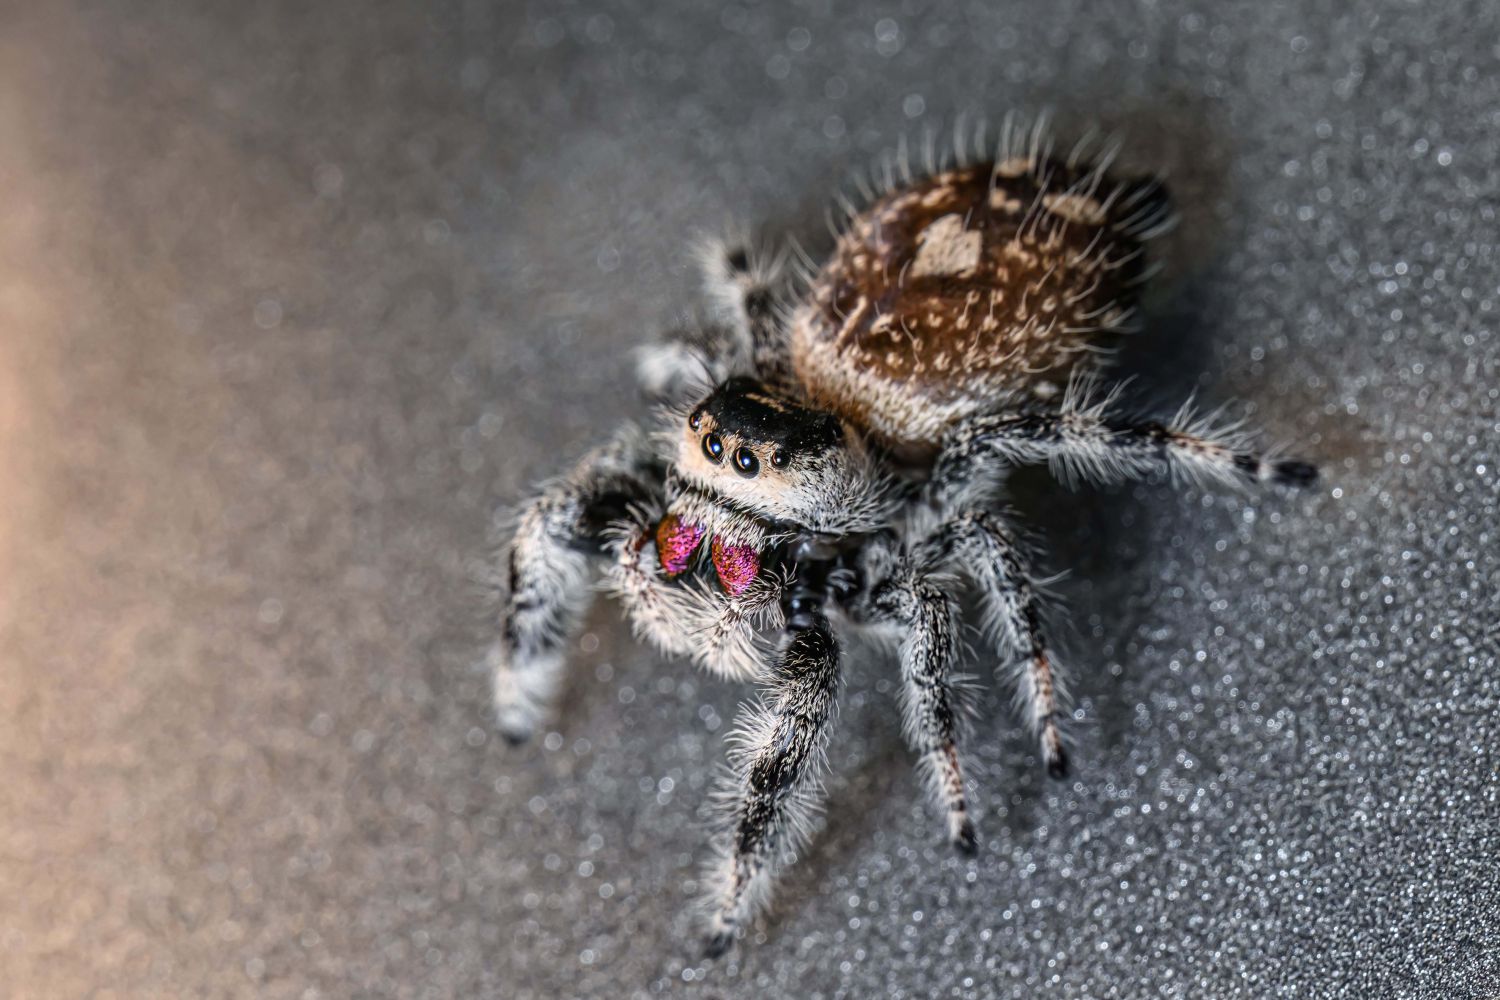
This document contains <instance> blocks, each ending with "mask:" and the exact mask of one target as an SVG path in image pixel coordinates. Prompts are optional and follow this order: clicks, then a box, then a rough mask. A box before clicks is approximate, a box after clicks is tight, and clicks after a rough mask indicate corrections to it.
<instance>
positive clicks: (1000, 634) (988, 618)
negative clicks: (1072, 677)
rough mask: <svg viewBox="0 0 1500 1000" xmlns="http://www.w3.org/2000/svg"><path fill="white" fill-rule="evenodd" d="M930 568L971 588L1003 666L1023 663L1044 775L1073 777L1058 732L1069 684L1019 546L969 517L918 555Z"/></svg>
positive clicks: (1021, 687) (1000, 529) (988, 517)
mask: <svg viewBox="0 0 1500 1000" xmlns="http://www.w3.org/2000/svg"><path fill="white" fill-rule="evenodd" d="M921 556H922V558H923V560H924V561H926V562H927V563H928V564H929V565H932V566H935V567H936V566H944V567H951V568H953V569H956V570H959V571H961V572H962V573H964V574H965V575H966V576H968V577H969V578H970V579H971V580H973V581H974V583H975V585H976V586H977V588H978V590H979V595H980V600H981V602H982V604H983V608H984V617H985V627H986V632H987V633H988V634H989V635H990V637H991V638H992V639H993V640H994V641H995V643H996V645H997V652H999V653H1000V655H1001V656H1002V657H1004V658H1005V659H1009V658H1010V657H1011V656H1012V655H1014V654H1015V653H1019V654H1020V655H1021V657H1022V660H1021V668H1020V670H1019V672H1018V675H1017V701H1018V703H1019V705H1020V708H1021V710H1022V712H1023V714H1024V717H1025V719H1026V724H1027V727H1028V728H1029V729H1030V730H1031V732H1032V735H1033V736H1034V737H1035V738H1036V739H1037V740H1038V741H1039V742H1040V745H1041V752H1042V760H1043V762H1044V763H1045V764H1046V766H1047V773H1048V774H1049V775H1051V776H1052V777H1054V778H1062V777H1066V776H1067V773H1068V756H1067V748H1066V746H1065V745H1064V742H1063V734H1062V730H1061V727H1060V722H1061V719H1062V714H1061V713H1062V706H1063V704H1064V702H1065V697H1064V695H1065V691H1064V681H1063V677H1062V673H1061V671H1060V669H1059V668H1058V665H1057V662H1056V659H1055V658H1054V657H1053V655H1052V654H1051V653H1050V652H1049V651H1048V649H1047V643H1046V640H1045V638H1044V636H1043V632H1042V616H1041V607H1040V602H1039V600H1038V599H1037V593H1036V585H1035V584H1034V583H1033V581H1032V577H1031V573H1030V571H1029V569H1028V567H1027V565H1026V560H1025V557H1024V555H1023V549H1022V546H1021V544H1020V542H1019V540H1018V539H1017V538H1016V537H1015V535H1014V534H1013V533H1012V532H1010V531H1009V530H1008V529H1007V528H1006V527H1005V525H1004V523H1003V522H1002V521H1001V519H1000V518H999V517H998V516H996V515H994V514H990V513H988V512H985V511H976V510H971V511H966V512H964V513H962V514H959V515H958V516H957V517H954V518H953V519H951V520H949V521H947V522H945V523H944V524H942V525H941V526H940V527H939V528H938V529H937V531H936V532H934V533H933V534H932V535H931V536H930V537H929V538H928V539H927V540H926V541H924V542H923V544H922V547H921Z"/></svg>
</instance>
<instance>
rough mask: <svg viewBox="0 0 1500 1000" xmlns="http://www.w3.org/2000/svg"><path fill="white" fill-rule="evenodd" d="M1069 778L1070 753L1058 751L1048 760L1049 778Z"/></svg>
mask: <svg viewBox="0 0 1500 1000" xmlns="http://www.w3.org/2000/svg"><path fill="white" fill-rule="evenodd" d="M1067 776H1068V752H1067V751H1066V750H1063V749H1060V748H1059V749H1058V750H1057V751H1056V752H1055V753H1053V754H1051V755H1049V756H1048V758H1047V777H1049V778H1066V777H1067Z"/></svg>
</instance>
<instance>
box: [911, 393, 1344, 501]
mask: <svg viewBox="0 0 1500 1000" xmlns="http://www.w3.org/2000/svg"><path fill="white" fill-rule="evenodd" d="M1115 395H1116V394H1115V393H1110V394H1106V395H1105V396H1103V397H1102V398H1099V399H1097V400H1092V399H1090V398H1089V396H1090V386H1088V385H1087V383H1075V385H1074V386H1073V387H1071V388H1070V390H1069V392H1068V397H1067V398H1066V399H1065V400H1064V402H1063V405H1062V407H1061V408H1060V409H1059V410H1058V411H1056V412H1052V413H1036V412H1018V413H996V414H990V415H986V416H981V417H976V418H974V419H972V420H968V421H965V422H963V423H961V424H959V425H958V426H957V427H955V428H954V429H953V430H952V431H950V432H949V434H948V436H947V438H946V440H945V441H944V443H943V451H942V453H941V455H940V457H939V459H938V462H937V466H936V470H935V471H934V474H933V483H934V486H935V488H936V490H937V492H938V495H939V496H940V497H941V498H942V499H944V500H945V501H947V502H948V503H949V504H950V505H951V504H954V503H956V502H960V500H961V498H962V497H964V496H965V494H966V491H967V490H968V489H970V488H972V487H973V486H974V485H975V484H976V481H977V479H979V478H980V477H982V476H984V475H985V474H986V473H984V472H982V471H980V470H983V469H984V468H985V467H986V463H985V461H984V460H985V459H986V458H991V457H993V458H999V459H1000V460H1001V461H1002V462H1004V463H1006V464H1008V465H1015V464H1023V463H1028V462H1042V461H1045V462H1048V463H1049V464H1050V465H1052V467H1053V468H1054V469H1055V470H1056V471H1058V472H1060V473H1061V474H1062V475H1063V476H1064V477H1066V478H1070V479H1076V478H1081V479H1085V480H1090V481H1095V482H1111V481H1115V480H1118V479H1122V478H1125V477H1129V476H1138V475H1142V474H1144V473H1146V472H1148V471H1150V470H1152V469H1155V468H1162V467H1165V468H1166V469H1168V470H1169V471H1170V472H1172V473H1173V474H1174V475H1182V476H1186V477H1188V478H1195V479H1200V480H1205V481H1209V482H1219V483H1227V484H1236V483H1277V484H1281V485H1287V486H1307V485H1310V484H1312V483H1313V482H1314V481H1316V479H1317V477H1318V470H1317V468H1316V467H1315V466H1313V465H1311V464H1309V463H1307V462H1302V461H1297V460H1292V459H1281V458H1276V457H1273V456H1271V455H1268V454H1265V453H1263V452H1261V451H1257V450H1256V449H1255V448H1254V447H1252V445H1251V442H1250V439H1249V435H1247V434H1245V433H1244V432H1243V431H1242V430H1241V429H1240V428H1239V427H1238V426H1235V425H1233V424H1228V425H1226V424H1223V423H1221V422H1220V421H1218V420H1217V419H1215V417H1214V416H1213V415H1209V416H1199V415H1195V414H1194V412H1193V410H1192V408H1191V406H1183V407H1182V409H1180V410H1179V411H1178V412H1177V414H1176V415H1175V416H1174V417H1173V418H1172V419H1171V420H1168V421H1166V422H1158V421H1130V420H1118V419H1113V418H1111V417H1110V416H1109V415H1108V414H1107V412H1106V411H1107V410H1108V409H1109V408H1110V406H1111V404H1112V403H1113V402H1114V398H1115Z"/></svg>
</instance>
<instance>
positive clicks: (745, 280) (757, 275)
mask: <svg viewBox="0 0 1500 1000" xmlns="http://www.w3.org/2000/svg"><path fill="white" fill-rule="evenodd" d="M696 256H697V260H698V267H699V271H700V273H701V274H702V276H703V286H704V291H705V293H706V296H707V298H708V300H709V303H710V305H711V307H712V310H711V315H710V316H706V317H704V319H703V321H702V322H698V323H695V324H693V325H691V326H690V327H688V328H685V329H682V330H677V331H673V332H671V333H668V334H667V335H666V336H664V337H662V338H661V339H660V340H658V341H656V342H655V343H652V344H648V345H646V346H645V347H642V348H640V349H639V350H638V351H637V352H636V376H637V378H638V380H639V381H640V383H641V387H642V388H643V389H644V390H645V391H646V393H647V395H649V396H651V397H653V398H656V399H662V400H667V401H673V402H686V401H688V400H689V399H692V398H696V397H697V396H700V395H702V393H704V392H706V391H707V390H708V389H710V388H712V387H713V386H714V385H717V384H718V383H720V382H722V381H724V380H725V379H728V378H730V377H732V376H735V375H751V374H757V375H759V376H760V377H761V378H763V379H766V380H768V381H772V382H784V381H786V379H787V378H788V376H789V371H788V350H787V344H786V332H785V324H784V323H783V319H782V297H783V291H784V287H783V286H784V285H785V271H786V260H787V254H786V252H785V251H784V250H782V251H778V252H775V253H767V252H762V251H760V250H757V249H755V248H753V247H752V246H751V245H750V243H749V241H747V240H743V239H735V240H727V241H726V240H704V241H703V242H701V243H700V244H699V246H698V250H697V255H696Z"/></svg>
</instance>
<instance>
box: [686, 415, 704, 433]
mask: <svg viewBox="0 0 1500 1000" xmlns="http://www.w3.org/2000/svg"><path fill="white" fill-rule="evenodd" d="M688 426H689V427H691V428H692V429H693V430H697V429H698V428H699V427H702V426H703V414H702V413H701V412H700V413H694V414H693V415H692V416H691V417H688Z"/></svg>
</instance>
